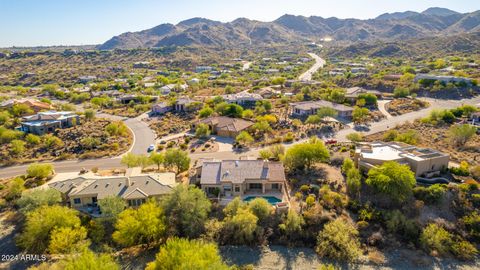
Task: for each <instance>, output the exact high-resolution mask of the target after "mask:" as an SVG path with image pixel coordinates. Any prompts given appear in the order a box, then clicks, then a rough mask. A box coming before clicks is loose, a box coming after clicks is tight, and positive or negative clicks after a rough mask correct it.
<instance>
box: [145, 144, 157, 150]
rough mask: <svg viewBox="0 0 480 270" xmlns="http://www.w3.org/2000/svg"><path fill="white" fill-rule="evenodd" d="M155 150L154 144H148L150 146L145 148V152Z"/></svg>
mask: <svg viewBox="0 0 480 270" xmlns="http://www.w3.org/2000/svg"><path fill="white" fill-rule="evenodd" d="M152 151H155V145H153V144H150V146H149V147H148V148H147V152H152Z"/></svg>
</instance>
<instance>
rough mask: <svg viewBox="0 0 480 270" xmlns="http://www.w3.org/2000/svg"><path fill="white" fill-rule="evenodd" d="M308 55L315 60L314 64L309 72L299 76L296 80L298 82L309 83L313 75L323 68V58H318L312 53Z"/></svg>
mask: <svg viewBox="0 0 480 270" xmlns="http://www.w3.org/2000/svg"><path fill="white" fill-rule="evenodd" d="M308 55H310V57H312V58H313V59H315V64H313V66H312V67H311V68H310V69H309V70H307V71H305V73H303V74H301V75H300V76H299V77H298V79H299V80H300V81H311V80H312V76H313V74H315V72H317V70H319V69H321V68H323V66H324V65H325V63H326V62H325V60H324V59H323V58H321V57H320V56H318V55H316V54H314V53H309V54H308Z"/></svg>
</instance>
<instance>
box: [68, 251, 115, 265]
mask: <svg viewBox="0 0 480 270" xmlns="http://www.w3.org/2000/svg"><path fill="white" fill-rule="evenodd" d="M62 268H63V269H65V270H86V269H102V270H119V269H120V266H119V265H118V264H117V263H116V262H115V261H114V260H113V259H112V257H110V255H107V254H101V255H96V254H95V253H93V252H92V251H90V250H88V249H85V250H84V251H83V252H82V253H81V254H80V256H72V257H68V258H67V259H66V261H65V263H64V264H63V267H62Z"/></svg>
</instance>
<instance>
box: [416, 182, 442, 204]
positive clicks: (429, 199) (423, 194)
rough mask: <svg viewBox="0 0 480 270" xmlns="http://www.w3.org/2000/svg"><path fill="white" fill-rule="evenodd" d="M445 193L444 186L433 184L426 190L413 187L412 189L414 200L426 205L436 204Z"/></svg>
mask: <svg viewBox="0 0 480 270" xmlns="http://www.w3.org/2000/svg"><path fill="white" fill-rule="evenodd" d="M445 192H446V188H445V186H444V185H441V184H435V185H431V186H429V187H427V188H425V187H415V188H414V189H413V195H414V196H415V198H416V199H418V200H422V201H424V202H425V203H427V204H434V203H438V202H439V201H440V200H441V199H442V198H443V195H444V194H445Z"/></svg>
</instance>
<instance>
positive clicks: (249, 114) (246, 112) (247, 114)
mask: <svg viewBox="0 0 480 270" xmlns="http://www.w3.org/2000/svg"><path fill="white" fill-rule="evenodd" d="M254 116H255V114H254V113H253V111H252V110H244V111H243V113H242V117H243V118H248V119H252V118H253V117H254Z"/></svg>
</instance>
